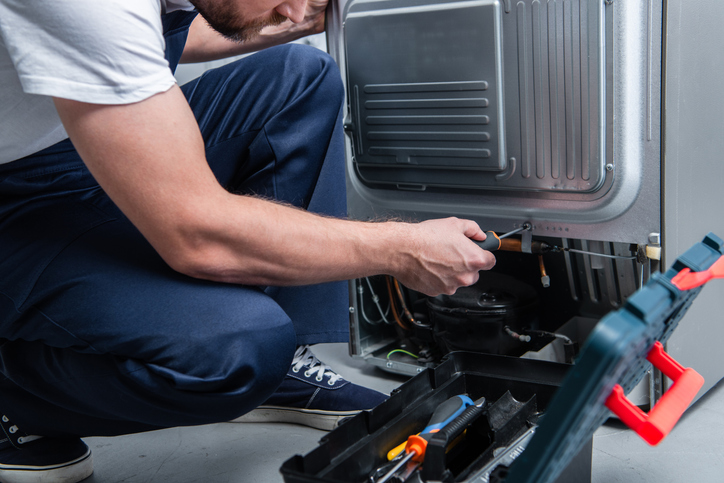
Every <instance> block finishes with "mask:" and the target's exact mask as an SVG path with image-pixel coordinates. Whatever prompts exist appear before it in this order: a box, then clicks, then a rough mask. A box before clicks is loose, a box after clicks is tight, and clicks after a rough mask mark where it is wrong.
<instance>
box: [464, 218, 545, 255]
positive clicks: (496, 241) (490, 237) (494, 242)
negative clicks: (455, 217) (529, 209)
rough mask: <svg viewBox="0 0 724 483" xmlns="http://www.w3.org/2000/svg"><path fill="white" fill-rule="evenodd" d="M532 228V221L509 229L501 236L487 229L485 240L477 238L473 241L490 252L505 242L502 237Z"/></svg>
mask: <svg viewBox="0 0 724 483" xmlns="http://www.w3.org/2000/svg"><path fill="white" fill-rule="evenodd" d="M530 229H531V225H530V223H523V225H522V226H521V227H520V228H516V229H515V230H513V231H509V232H508V233H505V234H503V235H500V236H498V234H497V233H495V232H494V231H486V232H485V235H486V238H485V240H483V241H481V242H479V241H475V240H473V241H475V243H477V245H478V246H479V247H480V248H482V249H483V250H488V251H489V252H492V251H495V250H499V249H500V246H501V245H502V243H503V242H501V241H500V240H501V239H502V238H507V237H509V236H510V235H515V234H516V233H520V232H521V231H525V230H530Z"/></svg>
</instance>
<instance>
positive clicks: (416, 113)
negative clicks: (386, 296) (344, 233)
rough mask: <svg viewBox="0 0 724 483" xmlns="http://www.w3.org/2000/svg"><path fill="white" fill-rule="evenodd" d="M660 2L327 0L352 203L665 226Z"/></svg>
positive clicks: (493, 221)
mask: <svg viewBox="0 0 724 483" xmlns="http://www.w3.org/2000/svg"><path fill="white" fill-rule="evenodd" d="M639 3H641V5H639ZM614 8H617V9H618V10H614ZM660 17H661V13H660V8H659V6H656V5H652V4H651V2H636V4H635V5H619V6H615V5H607V4H606V2H604V1H602V0H550V1H547V2H541V1H538V0H520V1H517V2H512V1H510V0H471V1H445V0H340V1H339V2H338V3H332V4H331V6H330V12H329V16H328V29H327V30H328V45H329V49H330V53H331V54H332V55H333V57H334V58H335V60H337V62H338V63H339V65H340V68H341V70H342V73H343V80H344V82H345V85H346V89H347V105H346V107H345V109H346V110H345V130H346V132H347V134H348V139H347V142H348V160H347V162H348V199H349V214H350V215H351V216H352V217H354V218H360V219H374V218H379V217H384V216H388V215H392V216H402V217H405V218H408V217H409V218H414V219H427V218H437V217H442V216H449V215H454V216H461V217H466V218H471V219H474V220H476V221H478V222H479V223H481V225H484V226H485V229H492V230H496V231H502V232H505V231H509V230H511V229H513V228H514V227H516V226H520V224H521V223H522V222H524V221H529V222H531V223H532V224H533V225H534V229H533V235H534V236H535V235H538V236H560V237H565V238H577V239H588V240H602V241H611V242H625V243H647V242H648V237H649V234H650V233H658V232H660V220H659V219H660V216H659V212H660V190H659V184H660V142H659V139H660V132H659V126H660V123H659V116H660V115H659V113H660V98H659V93H660V54H661V38H660V35H661V30H660ZM614 119H615V123H614Z"/></svg>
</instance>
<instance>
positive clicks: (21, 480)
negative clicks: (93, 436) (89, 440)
mask: <svg viewBox="0 0 724 483" xmlns="http://www.w3.org/2000/svg"><path fill="white" fill-rule="evenodd" d="M92 474H93V458H92V456H91V452H90V450H88V452H87V453H86V454H85V455H83V456H81V457H80V458H78V459H76V460H73V461H68V462H65V463H63V464H61V465H57V466H52V467H49V466H23V465H14V466H11V465H0V481H1V482H2V483H76V482H78V481H82V480H85V479H86V478H88V477H89V476H90V475H92Z"/></svg>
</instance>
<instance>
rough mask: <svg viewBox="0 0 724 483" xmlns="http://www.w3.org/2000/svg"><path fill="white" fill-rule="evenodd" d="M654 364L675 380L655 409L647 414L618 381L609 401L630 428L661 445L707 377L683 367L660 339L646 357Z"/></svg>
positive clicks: (610, 405)
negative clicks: (636, 404)
mask: <svg viewBox="0 0 724 483" xmlns="http://www.w3.org/2000/svg"><path fill="white" fill-rule="evenodd" d="M646 358H647V359H648V360H649V362H651V363H652V364H653V365H654V367H656V368H658V369H659V370H661V372H663V373H664V374H665V375H666V376H667V377H668V378H669V379H671V380H672V381H674V383H673V385H672V386H671V388H669V390H668V391H666V393H665V394H664V395H663V396H662V397H661V400H659V402H658V403H657V404H656V405H655V406H654V408H653V409H652V410H651V411H649V414H646V413H645V412H643V411H642V410H641V409H639V408H638V407H637V406H635V405H634V404H633V403H632V402H631V401H629V400H628V398H627V397H626V396H625V395H624V394H623V388H622V387H621V386H620V385H618V384H616V386H614V388H613V391H612V392H611V395H610V396H609V397H608V399H607V400H606V407H608V409H610V410H611V412H613V413H614V414H615V415H616V416H618V417H619V419H621V421H623V422H624V424H626V426H628V427H629V428H631V429H633V430H634V431H635V432H636V433H637V434H638V435H639V436H641V437H642V438H643V439H644V441H646V442H647V443H649V444H650V445H652V446H655V445H657V444H659V443H660V442H661V441H662V440H663V439H664V438H665V437H666V436H667V435H668V434H669V433H670V432H671V430H672V429H673V428H674V425H675V424H676V423H677V422H678V421H679V418H681V415H682V414H684V411H686V408H688V407H689V404H691V401H693V400H694V397H695V396H696V394H697V393H698V392H699V389H701V387H702V386H703V385H704V378H703V377H701V375H700V374H699V373H698V372H696V371H695V370H694V369H692V368H690V367H689V368H686V369H684V368H683V367H681V365H680V364H679V363H678V362H676V361H675V360H674V359H673V358H672V357H671V356H670V355H669V354H667V353H666V352H664V346H663V345H661V342H658V341H657V342H656V343H654V347H652V348H651V351H650V352H649V355H648V356H647V357H646Z"/></svg>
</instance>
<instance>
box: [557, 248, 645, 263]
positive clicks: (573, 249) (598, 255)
mask: <svg viewBox="0 0 724 483" xmlns="http://www.w3.org/2000/svg"><path fill="white" fill-rule="evenodd" d="M553 250H554V251H564V252H573V253H582V254H584V255H593V256H595V257H604V258H618V259H621V260H636V259H637V258H638V257H636V256H630V257H627V256H623V255H608V254H607V253H596V252H587V251H585V250H577V249H575V248H564V247H553Z"/></svg>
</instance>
